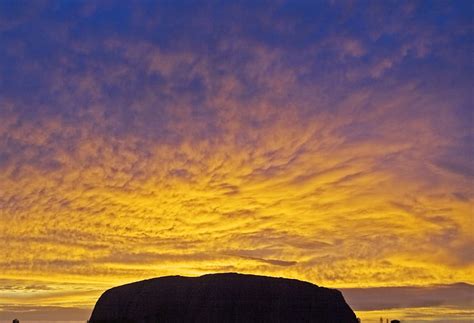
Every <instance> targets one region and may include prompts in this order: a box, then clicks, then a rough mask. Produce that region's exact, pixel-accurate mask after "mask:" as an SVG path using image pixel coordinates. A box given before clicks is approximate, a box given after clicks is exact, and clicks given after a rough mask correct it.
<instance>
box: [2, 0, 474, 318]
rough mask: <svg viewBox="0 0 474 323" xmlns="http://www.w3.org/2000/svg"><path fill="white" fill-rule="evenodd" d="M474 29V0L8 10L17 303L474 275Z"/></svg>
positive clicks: (9, 237)
mask: <svg viewBox="0 0 474 323" xmlns="http://www.w3.org/2000/svg"><path fill="white" fill-rule="evenodd" d="M472 27H473V26H472V5H471V4H470V3H469V2H468V1H456V2H415V1H410V2H396V3H394V4H389V3H387V2H375V1H374V2H355V3H353V2H347V3H345V2H336V3H332V2H328V3H322V2H317V3H313V2H311V1H308V2H305V1H302V2H290V3H286V2H282V1H275V2H268V3H263V2H258V4H255V3H254V2H240V3H233V4H230V3H227V2H209V3H204V2H192V3H185V2H182V3H180V4H179V3H175V4H170V3H160V2H157V3H154V4H149V3H144V2H138V3H134V2H129V3H123V2H115V3H114V2H110V3H105V2H104V3H102V2H100V3H99V2H96V3H81V2H66V1H64V2H63V1H53V2H35V3H23V2H20V1H15V2H13V1H6V2H3V3H1V4H0V47H1V48H3V50H2V51H0V120H1V122H0V232H1V233H0V241H1V243H2V246H3V247H2V248H1V249H0V272H1V274H0V278H1V279H2V281H3V282H4V284H2V286H3V287H2V288H3V290H2V292H1V294H2V295H6V297H4V296H1V299H0V304H4V309H5V310H7V308H8V306H13V305H15V306H16V305H19V304H20V305H24V306H31V305H32V304H38V303H41V304H42V305H45V306H53V307H54V306H90V305H91V304H92V303H93V302H94V300H95V298H96V297H97V295H99V294H100V292H101V291H103V290H104V289H106V288H108V287H110V286H113V285H116V284H118V283H124V282H128V281H132V280H138V279H143V278H148V277H154V276H159V275H168V274H184V275H198V274H203V273H209V272H223V271H225V272H227V271H239V272H248V273H257V274H266V275H276V276H287V277H293V278H299V279H304V280H309V281H312V282H314V283H316V284H321V285H327V286H333V287H388V286H407V285H417V286H423V285H430V284H448V283H456V282H471V283H472V282H474V279H473V276H472V272H473V269H474V257H473V253H472V243H473V238H472V232H473V226H472V199H473V186H472V180H473V176H474V168H473V163H472V157H473V148H472V147H473V146H472V85H473V82H472V75H474V74H473V65H472V58H471V54H472V36H473V33H472ZM9 286H10V287H9Z"/></svg>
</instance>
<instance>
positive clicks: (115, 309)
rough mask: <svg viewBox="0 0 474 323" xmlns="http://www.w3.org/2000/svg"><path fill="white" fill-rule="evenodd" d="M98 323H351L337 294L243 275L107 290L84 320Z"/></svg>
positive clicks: (172, 278) (152, 282)
mask: <svg viewBox="0 0 474 323" xmlns="http://www.w3.org/2000/svg"><path fill="white" fill-rule="evenodd" d="M90 322H91V323H99V322H104V323H105V322H116V323H120V322H167V323H168V322H195V323H198V322H206V323H211V322H212V323H213V322H216V323H217V322H219V323H222V322H244V323H249V322H259V323H262V322H272V323H278V322H294V323H296V322H321V323H332V322H334V323H336V322H337V323H352V322H354V323H355V322H357V319H356V316H355V314H354V312H353V311H352V310H351V308H350V307H349V306H348V305H347V304H346V302H345V300H344V298H343V296H342V294H341V292H340V291H338V290H335V289H329V288H323V287H318V286H316V285H314V284H311V283H308V282H304V281H299V280H294V279H286V278H273V277H265V276H256V275H243V274H235V273H228V274H213V275H204V276H201V277H181V276H167V277H160V278H154V279H149V280H144V281H139V282H136V283H131V284H127V285H123V286H119V287H114V288H112V289H109V290H107V291H106V292H105V293H104V294H102V296H101V297H100V298H99V300H98V301H97V303H96V305H95V308H94V310H93V312H92V316H91V319H90Z"/></svg>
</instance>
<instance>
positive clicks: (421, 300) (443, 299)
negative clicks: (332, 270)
mask: <svg viewBox="0 0 474 323" xmlns="http://www.w3.org/2000/svg"><path fill="white" fill-rule="evenodd" d="M473 290H474V286H472V285H470V284H464V283H459V284H452V285H434V286H428V287H380V288H367V289H364V288H351V289H342V293H343V295H344V298H345V299H346V301H347V302H348V303H349V304H350V305H351V307H352V308H353V309H354V310H356V311H373V310H384V309H395V308H414V307H457V308H460V309H462V308H465V309H469V308H472V305H473V299H472V293H473Z"/></svg>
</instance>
